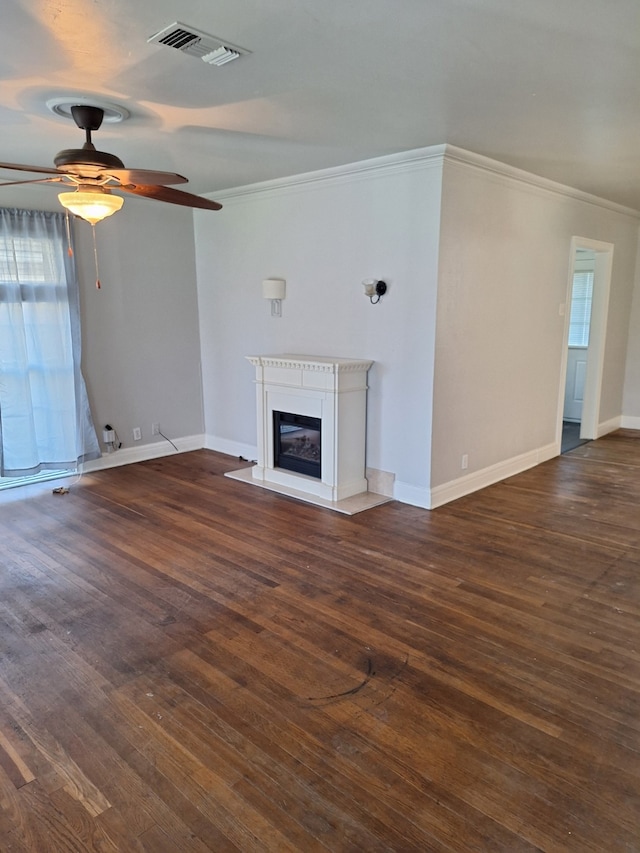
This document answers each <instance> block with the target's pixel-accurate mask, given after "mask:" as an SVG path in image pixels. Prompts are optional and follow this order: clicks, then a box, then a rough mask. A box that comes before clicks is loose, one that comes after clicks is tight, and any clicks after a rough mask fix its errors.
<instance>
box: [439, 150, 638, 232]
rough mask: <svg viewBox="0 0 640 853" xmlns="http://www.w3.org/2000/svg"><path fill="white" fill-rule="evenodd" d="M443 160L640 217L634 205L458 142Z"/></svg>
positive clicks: (626, 214) (616, 211)
mask: <svg viewBox="0 0 640 853" xmlns="http://www.w3.org/2000/svg"><path fill="white" fill-rule="evenodd" d="M444 148H445V152H444V160H445V162H447V163H453V164H457V165H463V166H468V167H471V168H474V169H477V170H478V171H482V172H486V173H490V174H492V175H496V176H497V177H499V178H504V179H506V180H508V181H515V182H516V183H520V184H526V185H528V186H530V187H534V188H535V189H538V190H544V191H546V192H548V193H552V194H554V195H561V196H565V197H566V198H571V199H573V200H574V201H583V202H586V203H587V204H593V205H596V206H597V207H603V208H606V209H607V210H611V211H613V212H614V213H621V214H623V215H624V216H631V217H633V218H634V219H640V211H638V210H634V209H633V208H631V207H625V206H624V205H622V204H618V203H617V202H615V201H609V200H608V199H606V198H600V197H599V196H597V195H593V194H592V193H587V192H584V191H583V190H578V189H576V188H575V187H570V186H567V185H566V184H561V183H558V182H557V181H552V180H551V179H550V178H543V177H542V176H541V175H534V174H533V172H527V171H525V170H524V169H518V168H516V167H515V166H509V165H508V164H507V163H502V162H501V161H499V160H492V159H491V157H485V156H484V155H483V154H476V153H474V152H473V151H467V150H466V149H465V148H457V147H456V146H455V145H445V146H444Z"/></svg>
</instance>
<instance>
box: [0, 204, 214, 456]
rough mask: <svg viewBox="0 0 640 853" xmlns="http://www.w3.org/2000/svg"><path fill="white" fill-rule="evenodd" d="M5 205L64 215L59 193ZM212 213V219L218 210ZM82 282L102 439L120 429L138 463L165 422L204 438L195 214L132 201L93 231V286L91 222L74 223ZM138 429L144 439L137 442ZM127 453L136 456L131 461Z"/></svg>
mask: <svg viewBox="0 0 640 853" xmlns="http://www.w3.org/2000/svg"><path fill="white" fill-rule="evenodd" d="M0 201H1V202H2V205H3V206H4V207H14V206H15V207H22V208H34V209H41V210H56V211H58V210H61V208H60V205H59V203H58V200H57V192H56V188H55V187H15V188H11V187H4V188H3V191H2V197H1V199H0ZM212 215H213V214H212ZM73 228H74V234H75V239H76V263H77V267H78V273H79V278H80V294H81V307H82V315H83V316H82V338H83V361H82V363H83V373H84V377H85V381H86V384H87V391H88V394H89V400H90V403H91V409H92V413H93V417H94V421H95V423H96V428H97V430H98V438H99V439H100V441H102V427H103V426H104V425H105V424H106V423H109V424H111V425H112V426H114V427H115V428H116V429H117V431H118V435H119V437H120V439H121V441H122V443H123V448H124V450H125V453H122V452H121V455H120V457H119V458H118V460H116V459H115V457H116V456H117V454H114V459H113V460H112V461H114V462H115V461H132V459H135V458H136V455H135V454H136V453H137V454H140V453H143V452H144V449H145V448H146V445H153V447H152V448H151V450H150V451H148V452H150V453H151V454H152V455H154V454H155V452H156V451H157V449H158V447H162V448H163V449H164V448H165V447H166V448H168V449H169V450H170V451H171V452H173V451H172V448H171V446H170V445H169V444H168V443H167V442H165V441H164V440H160V442H161V443H160V444H158V442H159V440H158V439H157V438H155V437H154V438H152V436H151V424H152V423H156V422H159V423H160V425H161V428H162V431H163V432H164V433H165V434H166V435H167V436H169V437H171V438H174V439H176V438H178V439H184V438H185V437H187V438H190V437H192V436H196V435H197V436H199V440H200V441H202V434H203V432H204V429H203V426H204V422H203V414H202V387H201V381H200V340H199V328H198V306H197V292H196V276H195V247H194V240H193V215H192V212H191V210H190V209H189V208H182V207H176V206H175V205H169V204H162V203H159V202H155V201H143V200H141V199H136V198H130V199H129V198H127V199H126V201H125V204H124V207H123V208H122V210H121V211H119V212H118V213H116V214H115V215H114V216H113V217H111V218H109V219H105V220H104V221H103V222H101V223H99V224H98V225H97V226H96V240H97V248H98V260H99V268H100V279H101V282H102V289H101V290H96V287H95V279H96V275H95V266H94V255H93V242H92V239H91V226H90V225H88V224H87V223H85V222H80V221H75V222H74V223H73ZM134 426H139V427H140V428H141V429H142V434H143V438H142V441H140V442H135V443H134V441H133V438H132V429H133V427H134ZM127 450H129V451H130V453H129V455H128V454H127Z"/></svg>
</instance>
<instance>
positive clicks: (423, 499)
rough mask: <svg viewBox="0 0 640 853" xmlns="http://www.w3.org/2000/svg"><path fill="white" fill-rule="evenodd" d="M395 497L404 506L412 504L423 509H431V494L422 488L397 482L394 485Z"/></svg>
mask: <svg viewBox="0 0 640 853" xmlns="http://www.w3.org/2000/svg"><path fill="white" fill-rule="evenodd" d="M393 497H394V499H395V500H397V501H400V503H403V504H410V505H411V506H417V507H420V508H421V509H431V508H432V507H431V493H430V491H429V489H425V488H422V487H421V486H412V485H410V484H409V483H402V482H400V481H399V480H396V481H395V483H394V485H393Z"/></svg>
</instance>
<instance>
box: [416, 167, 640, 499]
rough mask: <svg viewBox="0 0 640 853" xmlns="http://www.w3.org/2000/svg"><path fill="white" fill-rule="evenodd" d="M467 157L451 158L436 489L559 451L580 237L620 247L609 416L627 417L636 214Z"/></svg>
mask: <svg viewBox="0 0 640 853" xmlns="http://www.w3.org/2000/svg"><path fill="white" fill-rule="evenodd" d="M464 159H465V158H460V159H458V158H457V157H455V156H453V157H451V158H449V157H447V158H446V160H445V167H444V177H443V203H442V216H441V243H440V273H439V288H438V318H437V345H436V360H435V363H436V371H435V392H434V422H433V449H432V457H433V466H432V487H433V488H434V489H436V491H437V490H438V488H439V487H442V486H443V484H450V483H452V482H455V481H456V480H459V479H460V478H464V477H467V478H468V477H471V478H473V476H474V474H476V473H477V472H480V471H486V470H488V469H491V468H497V469H500V466H504V465H505V463H507V462H508V461H509V460H518V459H520V457H522V456H523V455H524V456H528V458H529V461H531V464H533V462H534V461H535V458H536V454H539V457H538V458H543V457H544V455H545V453H546V454H547V455H548V454H549V450H550V448H553V445H554V442H555V439H556V427H557V423H558V420H557V415H558V401H559V393H560V389H561V379H562V377H561V364H562V355H563V344H564V328H565V325H564V324H565V318H564V317H563V316H560V313H559V306H560V304H561V303H564V302H565V299H566V296H567V284H568V276H569V274H570V270H571V265H572V262H573V259H572V257H571V252H570V244H571V238H572V237H573V236H580V237H586V238H590V239H593V240H599V241H603V242H608V243H613V244H614V246H615V248H614V256H613V274H612V284H611V301H610V306H609V316H608V326H607V344H606V351H605V365H604V375H603V390H602V398H601V408H600V417H599V422H600V423H605V422H609V421H611V420H612V419H615V418H620V416H621V415H622V390H623V381H624V371H625V359H626V345H627V333H628V319H629V312H630V308H631V299H632V292H633V283H634V268H635V261H636V244H637V235H638V220H637V218H636V217H635V216H633V215H631V214H626V213H625V212H624V211H623V210H622V209H614V208H613V206H608V205H606V204H599V203H595V200H591V201H588V200H587V199H586V197H585V198H582V197H581V196H580V194H578V193H575V194H572V193H565V192H563V191H561V189H560V188H559V189H557V190H553V189H551V188H545V187H543V185H542V182H535V181H534V182H529V180H527V179H526V176H524V175H522V176H521V177H520V178H518V177H517V176H516V175H515V170H513V172H514V174H513V175H509V174H508V170H506V169H505V171H504V173H500V172H499V171H495V170H494V169H493V168H490V164H489V163H488V162H487V163H486V164H485V163H482V162H481V161H482V158H477V160H478V164H477V165H475V164H474V163H473V162H464ZM471 160H473V158H471ZM494 165H496V164H494ZM463 454H468V469H467V470H466V471H463V470H462V469H461V461H462V455H463ZM525 467H526V465H525ZM496 479H497V478H496Z"/></svg>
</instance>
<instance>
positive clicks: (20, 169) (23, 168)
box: [0, 163, 60, 175]
mask: <svg viewBox="0 0 640 853" xmlns="http://www.w3.org/2000/svg"><path fill="white" fill-rule="evenodd" d="M0 169H13V170H15V171H18V172H40V173H42V174H43V175H59V174H60V173H59V172H58V170H57V169H47V168H45V167H43V166H25V165H24V164H22V163H0Z"/></svg>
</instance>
